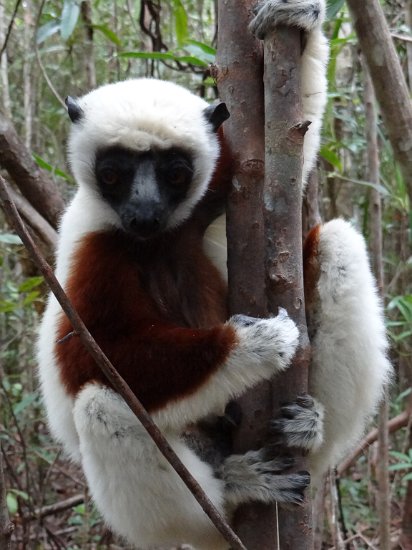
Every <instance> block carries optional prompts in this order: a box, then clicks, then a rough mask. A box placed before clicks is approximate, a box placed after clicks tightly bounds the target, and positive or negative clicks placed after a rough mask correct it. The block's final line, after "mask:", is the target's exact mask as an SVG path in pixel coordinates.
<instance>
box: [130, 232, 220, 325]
mask: <svg viewBox="0 0 412 550" xmlns="http://www.w3.org/2000/svg"><path fill="white" fill-rule="evenodd" d="M140 274H141V280H142V284H143V287H144V288H145V290H146V291H147V292H148V294H149V295H150V297H151V298H152V299H153V301H154V302H155V304H156V307H157V308H158V310H159V312H160V314H161V315H162V317H165V318H166V319H168V320H169V321H171V322H173V323H176V324H179V325H181V326H190V327H196V328H204V327H210V326H214V325H217V324H219V323H222V322H224V321H225V320H226V319H227V315H228V313H227V303H226V296H227V292H226V283H225V282H224V281H223V279H222V277H221V275H220V273H219V272H218V270H217V269H216V267H215V266H214V265H213V263H212V262H211V260H210V259H209V258H208V257H207V256H206V254H205V253H204V252H203V248H202V242H195V241H193V240H192V241H190V240H189V242H187V241H186V240H185V242H182V243H179V242H178V243H173V244H171V246H170V248H167V247H166V248H163V250H162V251H159V252H158V253H156V254H153V255H151V256H149V257H147V258H145V259H144V260H143V261H142V263H141V266H140Z"/></svg>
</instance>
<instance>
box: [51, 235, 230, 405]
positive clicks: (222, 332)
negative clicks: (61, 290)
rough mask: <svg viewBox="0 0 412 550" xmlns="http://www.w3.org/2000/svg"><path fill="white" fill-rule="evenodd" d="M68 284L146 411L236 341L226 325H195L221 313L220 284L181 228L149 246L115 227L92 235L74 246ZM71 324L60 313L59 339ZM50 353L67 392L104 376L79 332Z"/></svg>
mask: <svg viewBox="0 0 412 550" xmlns="http://www.w3.org/2000/svg"><path fill="white" fill-rule="evenodd" d="M189 236H190V235H189ZM189 241H190V238H189ZM194 245H197V246H194ZM187 246H189V247H190V248H186V247H187ZM66 291H67V293H68V295H69V298H70V299H71V300H72V301H73V304H74V306H75V308H76V309H77V311H78V312H79V314H80V316H81V317H82V319H83V321H84V322H85V324H86V326H87V327H88V328H89V330H90V332H91V333H92V334H93V336H94V337H95V338H96V340H97V342H98V344H99V345H100V346H101V347H102V349H103V351H104V352H105V353H106V354H107V356H108V357H109V359H110V360H111V361H112V362H113V364H114V365H115V367H116V368H117V369H118V370H119V372H120V374H121V375H122V376H123V377H124V378H125V380H126V381H127V383H128V384H129V385H130V387H131V389H132V390H133V392H134V393H135V394H136V395H137V396H138V397H139V399H141V401H142V402H143V404H144V405H145V406H146V407H147V408H148V409H149V410H152V411H153V410H154V409H157V408H159V407H161V406H163V405H165V404H166V403H167V402H168V401H170V400H172V399H176V398H179V397H181V396H183V395H187V394H190V393H192V392H194V391H195V390H196V389H197V388H198V387H199V386H200V385H202V384H204V383H205V382H206V381H207V379H208V378H209V377H210V376H211V375H212V374H213V372H214V371H216V369H217V368H218V367H219V366H220V365H221V364H222V363H223V362H224V361H225V359H226V358H227V356H228V354H229V353H230V351H231V349H232V348H233V346H234V345H235V333H234V331H233V330H232V329H231V328H230V327H227V326H225V325H220V326H217V327H215V328H197V327H210V326H211V325H215V324H217V323H219V322H221V321H222V320H224V319H225V317H226V306H225V286H224V283H223V282H222V281H221V279H220V277H219V275H218V273H217V272H216V270H215V268H214V267H213V265H212V264H211V263H210V262H209V260H208V259H207V258H206V257H205V256H204V254H203V253H202V251H201V244H200V243H199V242H197V243H194V242H188V237H186V236H185V233H184V232H182V234H181V235H174V238H173V239H170V240H168V241H158V242H156V243H151V244H150V245H147V246H142V245H139V244H138V243H136V242H134V241H133V240H131V239H130V238H129V237H127V236H126V235H125V234H124V233H123V232H120V231H119V232H115V231H113V232H105V233H103V232H102V233H94V234H90V235H88V236H87V237H85V238H84V239H83V240H82V242H81V243H80V244H79V247H78V249H77V251H76V252H75V255H74V259H73V264H72V269H71V275H70V277H69V280H68V283H67V286H66ZM188 327H196V328H188ZM71 330H72V327H71V325H70V322H69V321H68V319H67V318H66V316H65V315H64V314H62V315H61V318H60V321H59V327H58V338H59V339H60V338H63V337H64V336H65V335H66V334H67V333H69V332H70V331H71ZM56 355H57V358H58V363H59V367H60V369H61V376H62V380H63V382H64V384H65V386H66V388H67V391H68V392H69V393H70V394H71V395H75V394H76V393H77V392H78V391H79V389H80V388H81V387H82V386H83V385H84V384H85V383H87V382H88V381H91V380H98V381H100V382H102V383H106V381H105V379H104V376H103V375H102V374H101V372H100V370H99V369H98V368H97V366H96V365H95V364H94V361H93V360H92V359H91V357H90V356H89V354H88V353H87V352H86V350H85V349H84V347H83V345H82V344H81V342H80V340H79V339H78V338H77V337H72V338H70V339H69V340H66V341H65V342H64V343H62V344H56Z"/></svg>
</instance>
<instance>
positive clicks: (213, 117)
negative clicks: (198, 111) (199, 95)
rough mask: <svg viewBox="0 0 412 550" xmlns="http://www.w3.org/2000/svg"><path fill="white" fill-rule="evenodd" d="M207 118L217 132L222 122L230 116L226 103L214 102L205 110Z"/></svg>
mask: <svg viewBox="0 0 412 550" xmlns="http://www.w3.org/2000/svg"><path fill="white" fill-rule="evenodd" d="M203 113H204V115H205V117H206V120H207V121H208V122H209V123H210V124H211V125H212V128H213V131H214V132H217V131H218V129H219V127H220V126H221V124H223V122H224V121H225V120H227V119H228V118H229V117H230V113H229V111H228V110H227V107H226V103H222V102H221V103H213V105H209V107H206V109H205V110H204V111H203Z"/></svg>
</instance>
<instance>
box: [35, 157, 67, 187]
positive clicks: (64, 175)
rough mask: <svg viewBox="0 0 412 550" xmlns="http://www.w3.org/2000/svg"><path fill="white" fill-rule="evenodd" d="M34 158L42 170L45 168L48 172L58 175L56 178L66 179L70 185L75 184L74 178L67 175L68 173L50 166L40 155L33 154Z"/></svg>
mask: <svg viewBox="0 0 412 550" xmlns="http://www.w3.org/2000/svg"><path fill="white" fill-rule="evenodd" d="M32 156H33V158H34V160H35V161H36V164H37V166H39V167H40V168H43V170H47V171H48V172H51V173H52V174H56V176H60V177H61V178H63V179H65V180H66V181H68V182H69V183H73V178H72V177H71V176H70V174H67V172H63V170H60V169H59V168H55V167H54V166H52V165H51V164H49V163H48V162H47V161H45V160H44V158H42V157H41V156H39V155H36V154H35V153H33V155H32Z"/></svg>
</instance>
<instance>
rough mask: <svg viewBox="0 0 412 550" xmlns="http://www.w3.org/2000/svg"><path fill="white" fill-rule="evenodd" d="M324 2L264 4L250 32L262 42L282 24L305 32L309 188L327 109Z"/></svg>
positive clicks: (297, 0) (270, 1) (281, 0)
mask: <svg viewBox="0 0 412 550" xmlns="http://www.w3.org/2000/svg"><path fill="white" fill-rule="evenodd" d="M325 6H326V3H325V0H264V1H263V2H260V3H259V4H258V5H257V6H256V9H255V18H254V19H253V20H252V22H251V25H250V28H251V30H252V32H253V33H254V34H255V35H256V36H257V37H258V38H260V39H263V38H264V37H265V35H266V34H267V32H268V31H270V30H271V29H272V28H273V27H274V26H276V25H279V24H283V25H290V26H294V27H298V28H300V29H302V30H303V31H305V35H306V36H305V47H304V50H303V53H302V106H303V118H304V120H309V121H310V122H311V125H310V127H309V130H308V132H307V133H306V135H305V140H304V146H303V154H304V163H303V173H302V180H303V186H304V185H305V184H306V182H307V179H308V176H309V173H310V171H311V170H312V168H313V166H314V164H315V161H316V155H317V153H318V150H319V142H320V130H321V126H322V117H323V112H324V110H325V105H326V91H327V78H326V65H327V62H328V57H329V47H328V43H327V40H326V38H325V36H324V35H323V33H322V23H323V21H324V19H325V11H326V8H325Z"/></svg>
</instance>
